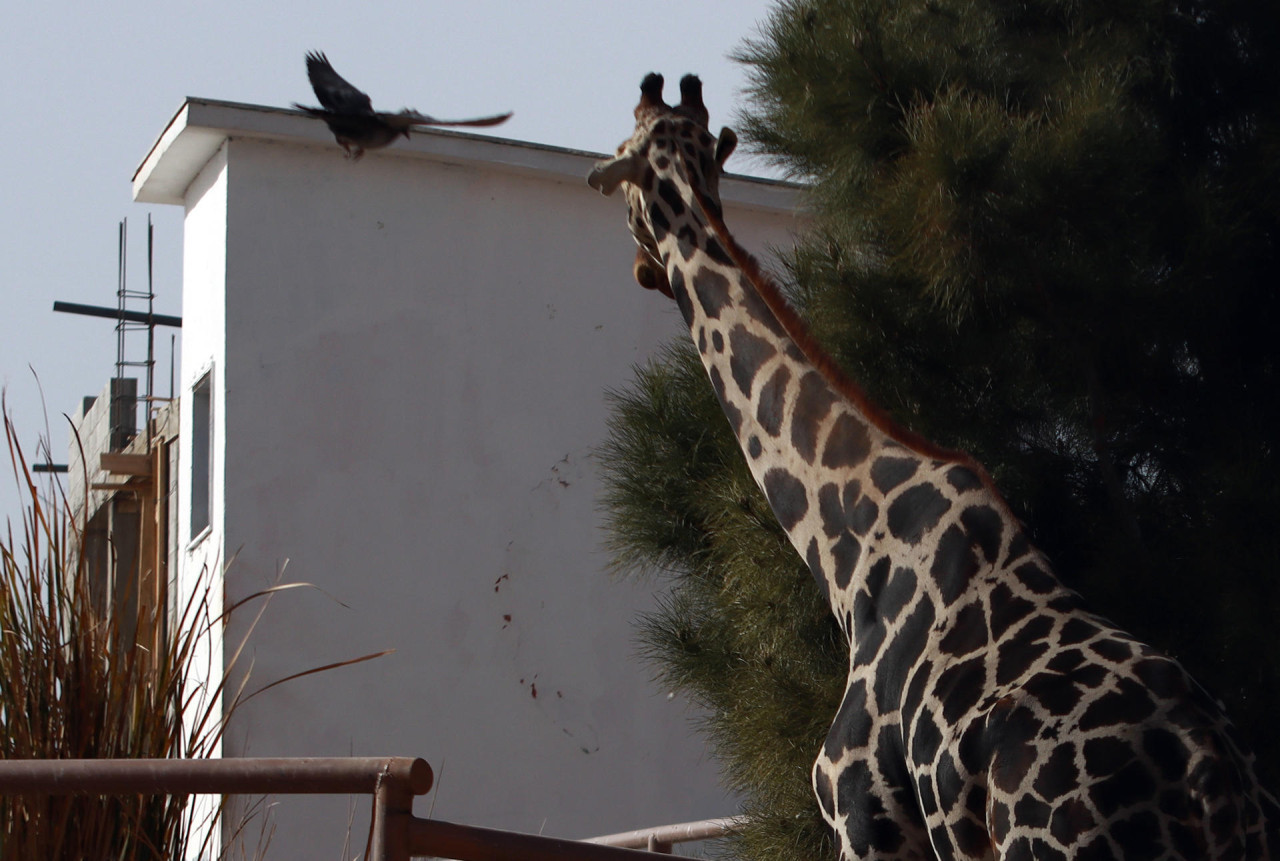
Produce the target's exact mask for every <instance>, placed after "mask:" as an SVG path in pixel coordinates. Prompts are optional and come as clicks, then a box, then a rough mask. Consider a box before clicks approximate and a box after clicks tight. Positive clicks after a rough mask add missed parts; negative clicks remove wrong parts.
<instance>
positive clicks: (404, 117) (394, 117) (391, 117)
mask: <svg viewBox="0 0 1280 861" xmlns="http://www.w3.org/2000/svg"><path fill="white" fill-rule="evenodd" d="M511 114H512V112H511V111H507V112H506V113H505V114H494V115H493V116H490V117H476V118H474V119H469V120H441V119H436V118H435V117H431V116H427V115H426V114H420V113H418V112H417V111H413V110H409V109H408V108H405V109H404V110H403V111H401V112H400V113H398V114H379V116H381V117H384V118H386V119H387V120H388V121H389V122H391V123H392V124H394V125H396V126H397V127H408V126H497V125H502V124H503V123H505V122H506V121H507V120H508V119H510V118H511Z"/></svg>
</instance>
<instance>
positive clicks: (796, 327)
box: [681, 154, 1007, 507]
mask: <svg viewBox="0 0 1280 861" xmlns="http://www.w3.org/2000/svg"><path fill="white" fill-rule="evenodd" d="M681 158H682V160H683V159H684V156H683V154H682V155H681ZM685 172H686V175H687V174H688V165H687V164H686V165H685ZM689 190H690V191H691V192H692V194H693V198H694V201H695V202H696V203H697V204H698V208H699V209H701V210H702V214H703V216H704V217H705V218H706V220H707V224H708V226H709V227H710V228H711V232H712V233H714V234H715V236H716V239H718V240H719V241H720V243H721V244H722V245H723V246H724V248H725V251H726V252H727V253H728V255H729V258H730V259H731V260H732V261H733V263H734V265H735V266H737V267H738V269H740V270H741V271H742V274H743V275H744V276H745V277H746V279H747V280H748V281H749V282H751V285H752V286H753V287H754V288H755V289H756V292H757V293H759V294H760V298H761V299H763V300H764V303H765V305H766V306H767V307H768V309H769V311H770V312H771V313H772V314H773V315H774V317H775V318H777V320H778V322H779V323H781V324H782V327H783V328H784V329H785V330H786V331H787V334H788V335H789V336H790V337H791V339H792V340H793V341H794V342H795V344H796V346H797V347H799V348H800V351H801V352H802V353H804V355H805V358H806V359H808V360H809V362H810V363H811V364H812V365H813V366H814V367H815V368H816V369H817V371H818V373H820V374H822V376H823V377H825V378H826V379H827V381H828V382H830V383H831V385H832V386H833V387H834V388H835V389H836V391H838V392H840V393H841V394H842V395H844V396H845V397H846V398H848V399H849V400H850V401H852V402H853V404H854V406H856V407H857V408H858V409H859V410H860V411H861V412H862V414H863V415H864V416H866V417H867V420H868V421H869V422H870V423H871V424H872V425H874V426H875V427H876V428H877V429H879V430H880V431H881V432H883V433H884V434H885V435H887V436H888V437H889V438H890V439H892V440H893V441H894V442H897V443H899V444H901V445H903V446H905V447H906V448H908V449H910V450H911V451H913V452H915V453H916V454H918V455H921V456H923V457H928V458H933V459H935V460H941V461H947V462H954V463H957V464H959V465H961V466H964V467H967V468H968V469H971V470H973V472H974V474H976V475H977V476H978V478H979V479H980V480H981V481H982V483H983V484H985V485H986V486H987V488H988V489H989V490H990V491H991V492H992V493H994V494H995V495H996V498H997V499H999V500H1000V501H1001V502H1004V497H1003V496H1001V495H1000V492H999V490H997V489H996V487H995V483H994V482H993V481H992V480H991V476H990V475H989V474H988V473H987V471H986V469H985V468H984V467H983V466H982V464H980V463H978V461H977V460H975V459H974V457H973V455H971V454H969V453H968V452H966V451H962V450H960V449H951V448H946V447H945V446H940V445H938V444H937V443H935V442H932V441H930V440H929V439H928V438H926V437H924V436H923V435H921V434H918V433H916V432H915V431H913V430H911V429H910V428H908V427H904V426H903V425H901V424H899V423H898V422H897V421H895V420H894V418H893V417H892V416H890V415H889V413H888V412H887V411H886V410H885V409H884V408H883V407H881V406H880V405H879V404H877V403H876V402H875V401H873V400H871V398H870V397H869V396H868V395H867V393H866V391H865V390H864V389H863V388H862V386H861V385H859V384H858V383H857V381H855V380H854V379H853V378H852V377H850V376H849V375H848V374H847V373H846V372H845V370H844V369H843V368H841V367H840V366H839V365H838V364H836V362H835V361H834V360H833V359H832V358H831V357H830V356H829V355H827V352H826V350H824V349H823V348H822V346H821V345H820V344H819V343H818V340H817V339H816V338H815V337H814V336H813V333H812V332H811V331H810V329H809V326H808V324H807V323H805V321H804V320H803V319H802V318H801V317H800V315H799V314H798V313H796V310H795V309H794V308H792V307H791V304H790V303H789V302H787V300H786V299H785V298H784V297H783V295H782V288H780V287H779V286H778V284H777V282H776V281H774V280H773V278H771V277H770V276H769V275H768V274H766V273H765V271H764V270H763V269H762V268H761V266H760V263H759V261H757V260H756V258H755V256H754V255H753V254H752V253H751V252H749V251H747V250H746V249H745V248H743V247H742V246H741V245H740V244H739V243H738V240H737V239H735V238H734V236H733V234H732V233H730V232H729V228H728V227H727V226H726V225H725V223H724V218H723V217H722V216H721V215H720V208H719V207H717V206H716V205H715V203H714V202H713V201H711V200H710V199H708V198H707V196H706V195H705V194H703V193H702V190H701V189H699V188H697V186H696V185H695V184H693V183H689ZM1006 507H1007V503H1006Z"/></svg>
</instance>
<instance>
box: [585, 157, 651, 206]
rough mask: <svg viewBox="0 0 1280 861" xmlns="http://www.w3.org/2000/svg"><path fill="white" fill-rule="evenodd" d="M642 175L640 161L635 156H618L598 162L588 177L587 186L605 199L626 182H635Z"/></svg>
mask: <svg viewBox="0 0 1280 861" xmlns="http://www.w3.org/2000/svg"><path fill="white" fill-rule="evenodd" d="M639 175H640V159H639V158H637V157H636V156H635V155H627V156H618V157H617V158H607V159H605V160H603V161H598V162H596V166H595V169H594V170H592V171H591V173H590V174H589V175H588V176H587V185H589V186H591V187H592V188H594V189H595V190H596V191H598V192H600V193H601V194H603V195H604V196H605V197H608V196H609V195H611V194H613V193H614V192H615V191H617V190H618V186H619V185H621V184H622V183H624V182H635V181H636V180H637V179H638V178H639Z"/></svg>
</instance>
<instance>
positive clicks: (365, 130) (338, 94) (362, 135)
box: [293, 51, 511, 161]
mask: <svg viewBox="0 0 1280 861" xmlns="http://www.w3.org/2000/svg"><path fill="white" fill-rule="evenodd" d="M307 77H308V78H309V79H310V80H311V89H313V90H315V93H316V98H317V99H319V100H320V105H321V106H320V107H318V108H312V107H308V106H306V105H300V104H298V103H297V102H294V104H293V106H294V107H295V108H297V109H298V110H300V111H305V112H306V113H308V114H310V115H311V116H313V117H319V118H320V119H322V120H324V121H325V125H327V126H328V127H329V131H331V132H333V136H334V137H335V138H336V139H337V141H338V143H339V144H340V145H341V146H342V148H343V149H344V150H346V153H347V158H349V159H351V160H353V161H354V160H356V159H358V158H360V156H362V155H364V152H365V150H370V149H379V148H380V147H384V146H387V145H388V144H390V143H391V142H392V141H394V140H395V139H396V138H398V137H400V136H401V135H403V136H404V137H406V138H407V137H409V130H410V129H411V128H413V127H414V126H496V125H499V124H500V123H505V122H506V121H507V118H508V117H510V116H511V112H510V111H507V112H506V113H505V114H496V115H494V116H491V117H478V118H476V119H473V120H438V119H436V118H435V117H429V116H427V115H426V114H420V113H418V112H417V111H414V110H410V109H409V108H405V109H404V110H402V111H400V112H399V113H397V114H392V113H386V112H383V111H375V110H374V109H373V102H372V101H370V99H369V96H368V95H367V94H366V93H363V92H361V91H360V90H358V89H356V88H355V87H354V86H352V85H351V83H350V82H349V81H348V80H347V79H346V78H344V77H342V76H341V75H339V74H338V73H337V72H335V71H334V70H333V66H331V65H330V64H329V58H328V57H326V56H325V55H324V54H322V53H320V52H319V51H312V52H310V53H308V54H307Z"/></svg>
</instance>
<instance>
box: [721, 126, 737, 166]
mask: <svg viewBox="0 0 1280 861" xmlns="http://www.w3.org/2000/svg"><path fill="white" fill-rule="evenodd" d="M737 148H738V136H737V135H736V134H734V131H733V129H731V128H729V127H728V126H725V127H724V128H722V129H720V138H719V140H717V141H716V164H718V165H720V167H722V168H723V167H724V163H725V162H726V161H728V160H729V156H731V155H733V151H734V150H735V149H737Z"/></svg>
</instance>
